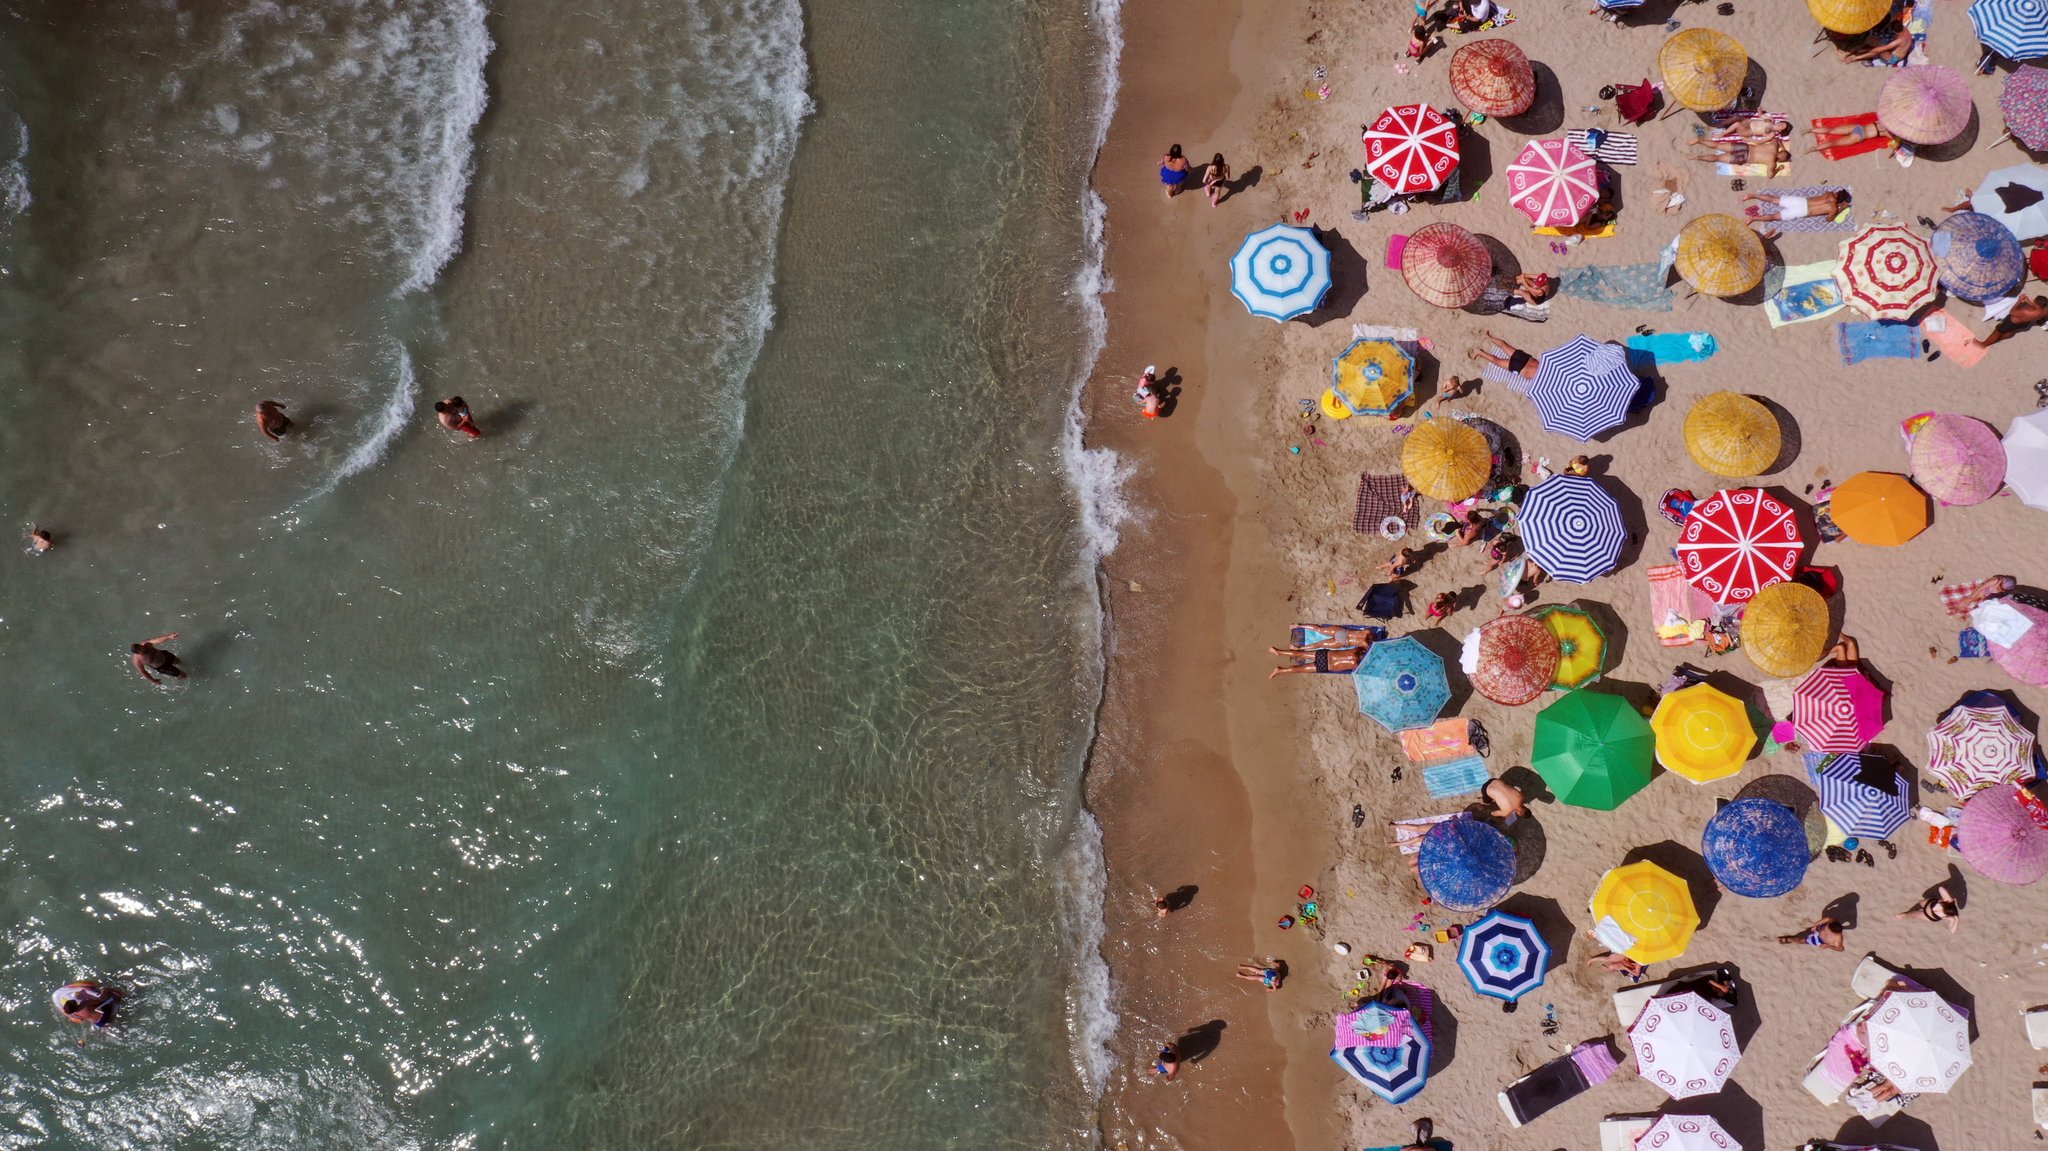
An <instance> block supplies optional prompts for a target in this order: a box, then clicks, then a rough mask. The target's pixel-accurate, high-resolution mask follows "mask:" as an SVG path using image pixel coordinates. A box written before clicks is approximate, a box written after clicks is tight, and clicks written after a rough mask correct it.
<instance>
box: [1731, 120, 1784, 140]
mask: <svg viewBox="0 0 2048 1151" xmlns="http://www.w3.org/2000/svg"><path fill="white" fill-rule="evenodd" d="M1724 135H1729V136H1733V137H1735V138H1736V139H1738V140H1741V141H1743V142H1744V143H1749V144H1762V143H1766V142H1768V141H1771V140H1783V139H1787V138H1789V137H1790V136H1791V135H1792V121H1790V120H1773V119H1771V118H1770V117H1769V116H1751V117H1750V118H1749V119H1747V120H1737V121H1736V122H1735V123H1733V124H1730V125H1728V128H1727V131H1726V132H1725V133H1724Z"/></svg>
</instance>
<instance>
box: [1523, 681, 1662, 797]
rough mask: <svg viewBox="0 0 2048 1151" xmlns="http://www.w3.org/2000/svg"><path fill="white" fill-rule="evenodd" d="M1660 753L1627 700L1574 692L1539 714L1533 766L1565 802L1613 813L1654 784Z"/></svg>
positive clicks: (1530, 757) (1531, 757)
mask: <svg viewBox="0 0 2048 1151" xmlns="http://www.w3.org/2000/svg"><path fill="white" fill-rule="evenodd" d="M1656 751H1657V737H1656V735H1655V734H1654V733H1653V732H1651V731H1650V725H1649V724H1647V723H1645V722H1643V717H1642V716H1641V715H1639V714H1637V712H1636V709H1635V708H1633V707H1631V706H1630V705H1629V702H1628V701H1627V700H1625V699H1623V698H1621V697H1620V696H1618V695H1606V694H1603V693H1601V692H1595V691H1573V692H1566V693H1565V695H1564V698H1562V699H1560V700H1558V701H1557V702H1556V703H1553V704H1551V705H1550V706H1549V707H1546V708H1544V709H1543V710H1542V711H1541V712H1539V713H1537V715H1536V738H1535V743H1534V745H1533V746H1532V747H1531V749H1530V751H1529V765H1530V766H1531V767H1534V768H1535V769H1536V773H1537V774H1538V775H1541V776H1542V777H1543V781H1544V782H1545V783H1548V784H1549V785H1550V787H1551V790H1552V791H1554V792H1556V793H1557V798H1558V800H1559V801H1560V802H1563V803H1569V804H1571V805H1572V806H1574V807H1590V808H1592V809H1593V810H1595V811H1613V810H1614V809H1615V808H1617V807H1619V806H1621V804H1622V802H1623V801H1624V800H1626V799H1628V797H1629V796H1632V795H1634V794H1635V793H1636V792H1638V791H1641V790H1642V789H1643V788H1645V787H1648V786H1649V785H1650V764H1651V761H1652V760H1653V759H1654V758H1655V756H1656Z"/></svg>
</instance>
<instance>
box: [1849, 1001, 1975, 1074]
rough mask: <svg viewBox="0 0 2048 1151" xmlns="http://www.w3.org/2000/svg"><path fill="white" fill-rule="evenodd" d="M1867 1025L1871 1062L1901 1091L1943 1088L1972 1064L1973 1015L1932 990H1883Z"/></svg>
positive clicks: (1864, 1022) (1878, 1071) (1865, 1027)
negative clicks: (1971, 1024)
mask: <svg viewBox="0 0 2048 1151" xmlns="http://www.w3.org/2000/svg"><path fill="white" fill-rule="evenodd" d="M1863 1026H1864V1030H1865V1032H1866V1033H1867V1034H1868V1035H1869V1036H1870V1065H1871V1066H1872V1067H1875V1068H1876V1069H1877V1073H1878V1074H1879V1075H1882V1076H1884V1077H1885V1078H1886V1079H1889V1080H1891V1082H1892V1086H1894V1087H1897V1088H1898V1089H1899V1090H1901V1091H1905V1092H1909V1093H1911V1094H1915V1095H1920V1094H1925V1093H1927V1092H1936V1093H1943V1092H1946V1091H1948V1089H1949V1088H1951V1087H1953V1086H1955V1083H1956V1080H1957V1079H1959V1078H1961V1076H1962V1074H1963V1072H1965V1071H1967V1070H1969V1069H1970V1017H1969V1016H1968V1015H1965V1014H1964V1013H1963V1012H1961V1011H1958V1010H1957V1009H1956V1008H1955V1007H1954V1006H1953V1005H1951V1004H1950V1003H1949V1002H1948V1001H1947V1000H1945V999H1943V998H1942V997H1941V996H1939V995H1936V994H1935V993H1934V992H1932V991H1927V990H1925V989H1922V990H1917V991H1887V992H1885V993H1884V994H1883V995H1881V996H1879V997H1878V1000H1877V1006H1876V1007H1874V1008H1872V1009H1871V1011H1870V1016H1869V1018H1867V1019H1865V1020H1864V1021H1863Z"/></svg>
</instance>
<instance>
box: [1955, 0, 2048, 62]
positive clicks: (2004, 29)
mask: <svg viewBox="0 0 2048 1151" xmlns="http://www.w3.org/2000/svg"><path fill="white" fill-rule="evenodd" d="M1970 23H1972V24H1975V25H1976V26H1977V39H1979V40H1981V41H1983V43H1984V46H1985V47H1986V48H1989V49H1991V50H1992V51H1993V52H1996V53H1998V54H1999V55H2000V56H2003V57H2005V58H2006V59H2008V60H2036V59H2039V58H2041V57H2043V56H2048V4H2044V3H2043V2H2042V0H1977V2H1976V3H1975V4H1972V5H1970Z"/></svg>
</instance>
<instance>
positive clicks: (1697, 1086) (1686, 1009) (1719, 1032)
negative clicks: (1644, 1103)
mask: <svg viewBox="0 0 2048 1151" xmlns="http://www.w3.org/2000/svg"><path fill="white" fill-rule="evenodd" d="M1628 1041H1629V1045H1630V1046H1631V1047H1633V1048H1635V1053H1636V1071H1637V1073H1638V1074H1640V1075H1641V1076H1642V1077H1643V1078H1645V1079H1648V1080H1649V1081H1650V1082H1652V1083H1655V1084H1656V1085H1657V1086H1659V1087H1661V1088H1663V1089H1664V1093H1665V1094H1666V1095H1669V1096H1671V1097H1672V1098H1673V1099H1690V1098H1692V1097H1693V1096H1695V1095H1711V1094H1713V1093H1714V1092H1716V1091H1719V1090H1720V1089H1721V1088H1723V1087H1725V1086H1727V1084H1728V1076H1729V1074H1730V1073H1732V1072H1733V1071H1734V1070H1735V1065H1736V1063H1738V1062H1740V1061H1741V1059H1742V1048H1741V1047H1740V1046H1739V1045H1738V1044H1737V1043H1736V1042H1735V1020H1734V1018H1733V1017H1731V1016H1730V1015H1729V1014H1728V1012H1726V1011H1724V1010H1722V1009H1721V1008H1719V1007H1716V1006H1715V1005H1714V1004H1711V1003H1709V1002H1707V1001H1706V1000H1704V999H1702V998H1700V996H1699V993H1698V992H1696V991H1684V992H1680V993H1679V994H1677V995H1659V996H1657V997H1656V998H1654V999H1652V1000H1650V1002H1649V1003H1648V1004H1647V1005H1645V1006H1644V1007H1643V1013H1642V1014H1641V1015H1638V1016H1637V1017H1636V1021H1635V1023H1633V1024H1632V1025H1630V1027H1629V1029H1628Z"/></svg>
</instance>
